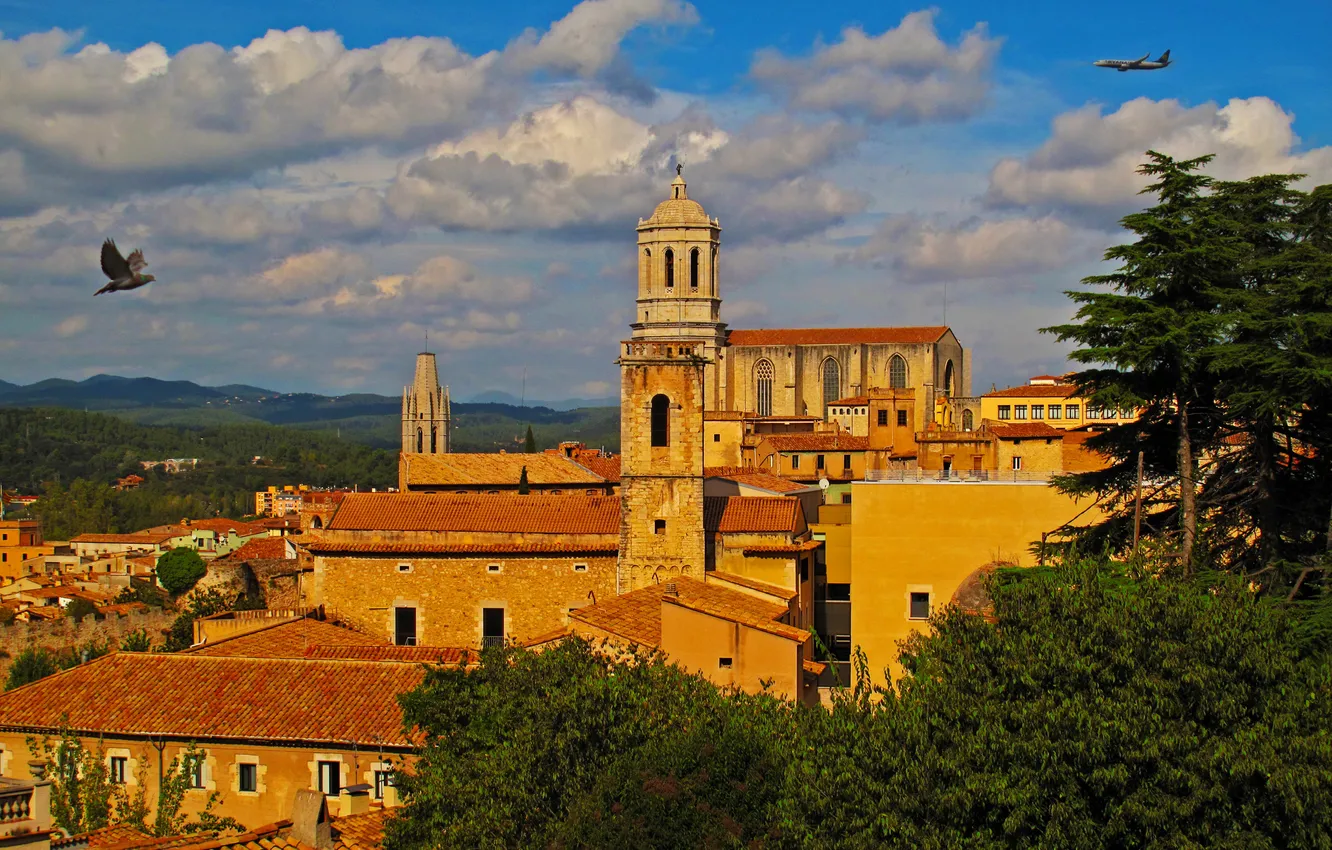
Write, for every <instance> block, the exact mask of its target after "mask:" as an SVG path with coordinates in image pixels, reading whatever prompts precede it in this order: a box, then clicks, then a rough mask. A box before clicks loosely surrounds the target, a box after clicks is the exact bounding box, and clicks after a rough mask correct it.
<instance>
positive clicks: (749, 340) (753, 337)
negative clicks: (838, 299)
mask: <svg viewBox="0 0 1332 850" xmlns="http://www.w3.org/2000/svg"><path fill="white" fill-rule="evenodd" d="M947 332H948V328H946V327H943V326H939V327H912V328H774V329H760V330H733V331H731V333H730V335H729V336H728V337H727V344H728V345H733V346H734V345H873V344H877V343H887V344H897V345H914V344H921V343H930V342H938V341H939V339H940V337H942V336H943V335H944V334H945V333H947Z"/></svg>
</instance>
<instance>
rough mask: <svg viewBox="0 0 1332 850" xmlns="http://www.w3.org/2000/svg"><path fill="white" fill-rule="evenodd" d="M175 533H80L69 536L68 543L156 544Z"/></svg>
mask: <svg viewBox="0 0 1332 850" xmlns="http://www.w3.org/2000/svg"><path fill="white" fill-rule="evenodd" d="M176 536H177V535H175V534H170V533H167V532H160V531H155V532H147V531H141V532H136V533H134V534H80V535H79V536H78V537H71V538H70V540H69V542H70V543H137V544H139V545H142V546H156V545H159V544H162V543H165V542H167V541H168V540H170V539H171V538H173V537H176Z"/></svg>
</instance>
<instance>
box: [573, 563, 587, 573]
mask: <svg viewBox="0 0 1332 850" xmlns="http://www.w3.org/2000/svg"><path fill="white" fill-rule="evenodd" d="M574 572H576V573H585V572H587V564H574Z"/></svg>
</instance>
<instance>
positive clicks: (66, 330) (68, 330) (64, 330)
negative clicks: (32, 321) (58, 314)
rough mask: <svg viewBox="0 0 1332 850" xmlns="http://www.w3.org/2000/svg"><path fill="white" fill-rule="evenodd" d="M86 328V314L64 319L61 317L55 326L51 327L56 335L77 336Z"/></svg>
mask: <svg viewBox="0 0 1332 850" xmlns="http://www.w3.org/2000/svg"><path fill="white" fill-rule="evenodd" d="M87 329H88V317H87V316H70V317H68V318H66V319H62V320H61V321H59V322H57V323H56V326H55V327H54V328H52V330H53V331H55V335H56V336H58V337H71V336H77V335H78V334H81V333H83V332H84V331H86V330H87Z"/></svg>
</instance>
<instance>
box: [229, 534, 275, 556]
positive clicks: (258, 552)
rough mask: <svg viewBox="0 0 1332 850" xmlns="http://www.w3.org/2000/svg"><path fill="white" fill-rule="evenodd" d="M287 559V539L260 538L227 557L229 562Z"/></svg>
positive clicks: (248, 542)
mask: <svg viewBox="0 0 1332 850" xmlns="http://www.w3.org/2000/svg"><path fill="white" fill-rule="evenodd" d="M286 557H287V538H285V537H259V538H256V539H254V540H247V541H245V543H244V544H243V545H242V546H241V547H240V548H239V549H236V550H235V551H233V552H229V553H228V554H227V556H226V559H227V560H228V561H248V560H250V559H251V558H254V559H258V560H282V559H284V558H286Z"/></svg>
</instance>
